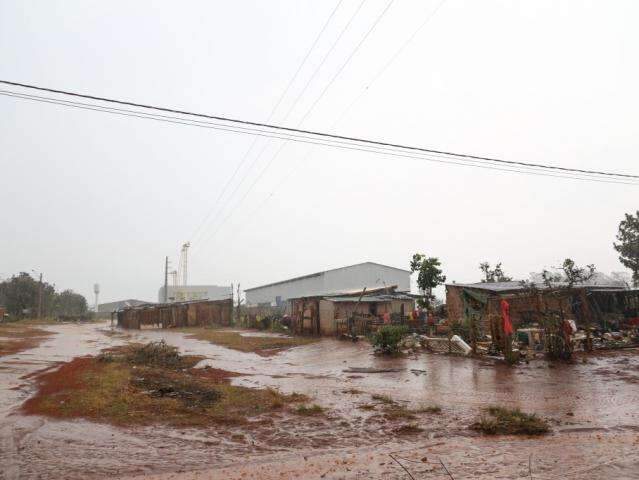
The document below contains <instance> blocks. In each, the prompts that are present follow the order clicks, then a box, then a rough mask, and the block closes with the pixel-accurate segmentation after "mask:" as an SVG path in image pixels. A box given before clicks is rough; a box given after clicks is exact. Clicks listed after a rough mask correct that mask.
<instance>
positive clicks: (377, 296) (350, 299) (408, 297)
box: [324, 294, 413, 303]
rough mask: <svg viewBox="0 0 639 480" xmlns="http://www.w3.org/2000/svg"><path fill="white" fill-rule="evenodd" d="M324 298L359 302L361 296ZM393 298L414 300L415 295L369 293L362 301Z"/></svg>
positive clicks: (369, 301)
mask: <svg viewBox="0 0 639 480" xmlns="http://www.w3.org/2000/svg"><path fill="white" fill-rule="evenodd" d="M324 300H328V301H330V302H352V303H357V302H358V301H360V300H359V297H325V298H324ZM391 300H413V297H411V296H410V295H402V294H397V295H368V296H364V297H362V299H361V302H362V303H372V302H390V301H391Z"/></svg>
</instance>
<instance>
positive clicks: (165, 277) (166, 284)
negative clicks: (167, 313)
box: [164, 255, 169, 303]
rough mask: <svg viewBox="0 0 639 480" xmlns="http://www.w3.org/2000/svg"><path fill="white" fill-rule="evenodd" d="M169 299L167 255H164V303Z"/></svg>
mask: <svg viewBox="0 0 639 480" xmlns="http://www.w3.org/2000/svg"><path fill="white" fill-rule="evenodd" d="M168 300H169V257H168V255H167V256H166V257H164V303H167V302H168Z"/></svg>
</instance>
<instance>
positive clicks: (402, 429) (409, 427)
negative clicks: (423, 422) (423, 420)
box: [393, 423, 424, 435]
mask: <svg viewBox="0 0 639 480" xmlns="http://www.w3.org/2000/svg"><path fill="white" fill-rule="evenodd" d="M423 431H424V429H423V428H421V427H419V426H417V424H415V423H407V424H405V425H400V426H399V427H397V428H395V429H393V433H394V434H395V435H415V434H417V433H420V432H423Z"/></svg>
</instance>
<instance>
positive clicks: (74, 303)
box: [55, 290, 89, 315]
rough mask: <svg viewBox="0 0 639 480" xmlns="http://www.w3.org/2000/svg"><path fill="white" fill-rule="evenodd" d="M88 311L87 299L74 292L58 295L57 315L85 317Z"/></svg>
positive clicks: (68, 291)
mask: <svg viewBox="0 0 639 480" xmlns="http://www.w3.org/2000/svg"><path fill="white" fill-rule="evenodd" d="M88 310H89V306H88V305H87V299H86V298H84V297H83V296H82V295H80V294H79V293H75V292H74V291H73V290H64V291H63V292H60V293H59V294H57V295H56V303H55V314H56V315H84V314H85V313H87V311H88Z"/></svg>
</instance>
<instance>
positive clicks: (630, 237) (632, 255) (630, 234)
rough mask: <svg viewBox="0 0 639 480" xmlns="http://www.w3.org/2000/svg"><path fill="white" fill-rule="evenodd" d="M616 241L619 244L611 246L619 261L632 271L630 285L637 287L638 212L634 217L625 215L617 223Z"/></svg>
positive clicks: (638, 252)
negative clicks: (617, 254) (617, 253)
mask: <svg viewBox="0 0 639 480" xmlns="http://www.w3.org/2000/svg"><path fill="white" fill-rule="evenodd" d="M617 240H618V241H619V243H613V246H614V248H615V250H616V251H617V252H619V261H620V262H621V264H622V265H623V266H624V267H626V268H628V269H629V270H630V271H632V283H633V285H634V286H635V287H639V210H637V212H636V214H635V215H632V214H631V213H626V216H625V219H624V220H622V221H621V223H619V231H618V232H617Z"/></svg>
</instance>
